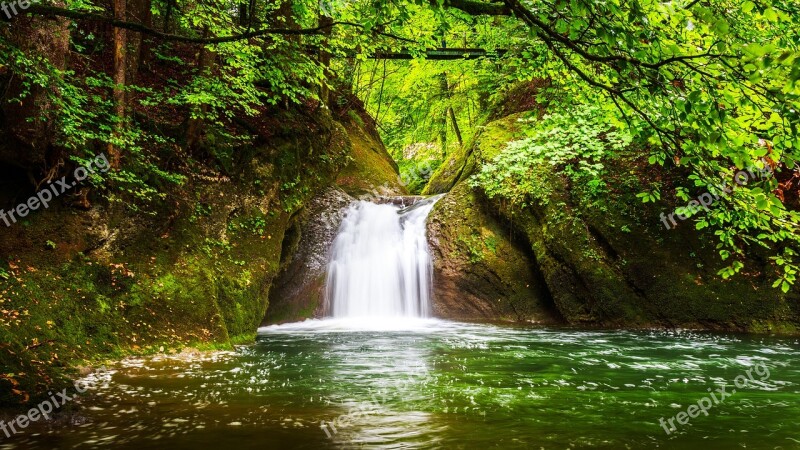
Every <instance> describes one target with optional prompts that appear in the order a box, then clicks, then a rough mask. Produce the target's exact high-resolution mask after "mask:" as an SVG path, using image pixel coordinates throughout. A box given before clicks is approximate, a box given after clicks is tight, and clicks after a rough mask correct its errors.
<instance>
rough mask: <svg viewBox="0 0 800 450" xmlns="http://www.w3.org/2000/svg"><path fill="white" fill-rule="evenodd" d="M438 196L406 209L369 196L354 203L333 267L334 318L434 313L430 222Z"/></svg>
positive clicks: (329, 300)
mask: <svg viewBox="0 0 800 450" xmlns="http://www.w3.org/2000/svg"><path fill="white" fill-rule="evenodd" d="M437 200H438V197H437V198H431V199H427V200H422V201H420V202H418V203H417V204H416V205H414V206H412V207H410V208H406V209H401V208H400V207H398V206H395V205H379V204H375V203H370V202H363V201H362V202H358V203H356V204H354V205H353V206H351V207H350V210H349V211H348V213H347V216H346V217H345V219H344V221H343V222H342V225H341V227H340V228H339V234H338V236H337V237H336V240H334V242H333V247H332V249H331V260H330V264H329V266H328V279H327V286H326V290H325V295H326V298H325V301H326V304H327V305H328V307H329V311H330V315H331V316H332V317H334V318H337V319H342V318H348V319H354V318H424V317H429V316H430V314H431V283H432V279H433V269H432V265H431V255H430V251H429V250H428V240H427V237H426V228H425V224H426V222H427V218H428V214H430V212H431V209H433V205H434V204H435V203H436V201H437Z"/></svg>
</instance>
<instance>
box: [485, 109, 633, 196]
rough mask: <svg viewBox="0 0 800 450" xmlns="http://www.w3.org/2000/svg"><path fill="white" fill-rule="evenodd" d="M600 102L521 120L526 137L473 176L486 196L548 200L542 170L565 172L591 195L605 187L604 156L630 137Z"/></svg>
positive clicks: (621, 149) (621, 145)
mask: <svg viewBox="0 0 800 450" xmlns="http://www.w3.org/2000/svg"><path fill="white" fill-rule="evenodd" d="M599 112H600V110H599V107H596V106H593V107H573V108H571V109H568V110H565V111H563V112H561V113H553V114H550V115H548V116H545V117H544V118H543V119H542V120H541V121H539V120H538V119H536V118H529V119H526V120H524V122H525V123H527V124H528V125H529V126H528V128H527V135H528V137H527V138H526V139H522V140H519V141H513V142H510V143H509V144H508V145H507V146H506V149H505V150H504V151H503V152H501V153H500V154H499V155H498V156H497V157H495V158H494V160H493V161H492V162H491V163H488V164H486V165H484V166H483V167H482V168H481V171H480V172H479V173H478V174H477V175H476V176H475V177H474V178H473V179H472V180H471V184H472V186H473V187H476V188H481V189H482V190H483V191H484V192H485V193H486V194H487V195H488V196H489V197H490V198H494V197H502V198H504V199H507V200H509V201H510V202H511V203H512V204H514V205H516V206H520V207H524V206H527V205H528V204H529V203H530V202H531V201H535V202H539V203H542V204H546V203H548V202H549V201H550V197H551V192H550V191H549V188H548V187H547V184H546V183H541V181H540V180H537V179H536V177H537V176H539V175H540V174H542V173H545V172H546V171H550V172H554V173H563V174H565V175H567V176H568V177H570V178H571V179H572V181H573V182H574V183H575V184H576V185H580V186H585V187H587V188H588V189H589V190H590V192H592V193H593V195H600V194H601V193H602V192H603V188H604V186H605V181H603V171H604V168H605V167H604V166H603V159H605V158H607V157H609V156H613V155H614V154H616V153H619V152H621V151H623V150H624V149H625V148H626V147H627V146H628V145H629V144H630V142H631V137H630V136H629V135H628V134H627V133H625V132H624V131H621V130H618V129H614V128H611V127H610V126H609V125H608V124H607V122H606V121H605V120H604V118H603V116H602V115H600V114H599Z"/></svg>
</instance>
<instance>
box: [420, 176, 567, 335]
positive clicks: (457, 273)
mask: <svg viewBox="0 0 800 450" xmlns="http://www.w3.org/2000/svg"><path fill="white" fill-rule="evenodd" d="M484 208H485V205H484V204H483V203H481V202H480V201H479V200H478V198H477V196H476V194H475V193H474V192H472V191H471V190H470V189H469V187H468V186H467V185H465V184H460V185H458V186H456V188H455V189H454V190H453V191H452V192H450V194H448V195H447V196H445V197H444V198H443V199H442V200H440V201H439V202H438V203H437V204H436V206H435V208H434V210H433V212H432V213H431V216H430V217H429V218H428V240H429V241H430V246H431V250H432V254H433V264H434V315H435V316H436V317H440V318H445V319H453V320H510V321H526V322H533V323H558V322H561V321H562V320H561V319H560V317H559V315H558V313H557V312H556V311H555V308H554V307H553V303H552V300H551V299H550V297H549V294H548V292H547V289H546V284H545V282H544V280H543V279H542V277H541V274H539V273H538V272H537V271H536V265H535V264H534V261H532V260H531V258H530V257H529V252H526V251H525V248H524V247H521V246H520V245H518V243H516V242H514V241H513V240H512V239H511V238H512V236H510V235H509V233H508V232H507V230H506V229H504V227H503V226H502V225H501V224H500V223H499V222H498V221H497V220H495V219H494V218H493V217H491V216H490V215H489V214H487V211H485V209H484Z"/></svg>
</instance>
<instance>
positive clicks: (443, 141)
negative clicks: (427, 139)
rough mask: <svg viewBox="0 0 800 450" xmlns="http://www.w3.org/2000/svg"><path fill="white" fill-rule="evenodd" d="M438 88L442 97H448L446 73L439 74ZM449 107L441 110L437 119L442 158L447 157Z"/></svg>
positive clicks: (448, 87)
mask: <svg viewBox="0 0 800 450" xmlns="http://www.w3.org/2000/svg"><path fill="white" fill-rule="evenodd" d="M439 88H440V94H441V95H442V97H443V98H448V97H449V91H450V86H449V84H448V83H447V73H446V72H444V73H442V74H441V75H439ZM449 109H450V107H449V106H448V107H447V108H445V109H444V111H442V115H441V117H440V119H439V144H440V145H441V146H442V158H446V157H447V116H448V112H449Z"/></svg>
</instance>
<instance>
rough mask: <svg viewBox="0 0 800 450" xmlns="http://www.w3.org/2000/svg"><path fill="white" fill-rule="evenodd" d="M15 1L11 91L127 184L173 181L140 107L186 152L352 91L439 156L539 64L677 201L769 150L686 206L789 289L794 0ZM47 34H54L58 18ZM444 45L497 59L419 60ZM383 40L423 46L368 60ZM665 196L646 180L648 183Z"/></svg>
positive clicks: (727, 249) (794, 242) (724, 254)
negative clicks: (738, 181)
mask: <svg viewBox="0 0 800 450" xmlns="http://www.w3.org/2000/svg"><path fill="white" fill-rule="evenodd" d="M24 15H25V17H24V18H23V17H20V18H16V19H14V20H12V22H11V24H10V25H7V26H6V27H7V29H6V30H5V31H3V33H2V36H1V37H0V49H2V50H1V51H0V65H2V66H3V69H4V71H7V73H13V74H14V76H16V77H19V79H20V80H21V84H20V85H19V89H17V90H16V91H13V92H10V93H7V94H6V100H7V101H8V102H15V101H16V102H19V101H20V100H21V99H23V98H25V97H26V96H31V95H34V94H35V92H36V90H37V89H43V90H46V91H47V92H46V93H45V94H42V95H45V96H46V97H47V98H48V99H49V102H50V105H51V107H50V108H47V110H46V111H45V110H42V111H41V114H42V115H41V119H43V120H48V121H53V123H55V124H57V127H56V128H57V131H56V134H57V136H58V139H57V143H58V146H59V147H61V148H63V149H65V151H67V152H69V153H70V155H71V156H72V157H74V158H78V159H80V158H82V157H86V156H88V155H87V154H86V149H87V148H89V147H91V143H92V142H95V143H96V142H105V143H109V145H110V147H109V148H110V149H111V150H113V151H114V152H115V153H117V154H119V155H123V156H121V157H122V158H123V159H124V161H125V163H124V164H122V165H118V167H117V168H118V169H119V170H117V171H114V172H111V175H109V176H111V177H112V178H113V179H114V180H115V183H116V185H117V186H127V189H129V190H130V191H131V192H133V193H134V194H135V195H136V196H137V197H140V198H148V197H152V196H155V197H157V196H158V184H159V183H164V182H167V183H180V177H179V176H176V175H174V174H172V173H170V171H169V170H168V169H166V168H165V167H164V165H163V164H160V163H159V160H160V159H159V158H160V157H157V156H156V155H155V154H153V153H152V152H151V151H150V150H148V149H150V148H152V147H153V146H157V147H160V148H162V149H164V148H170V147H171V146H172V145H173V144H174V142H171V141H170V138H168V137H166V136H164V135H160V134H159V133H157V132H154V131H153V130H152V129H150V128H148V127H147V126H146V122H147V121H146V120H144V118H145V117H147V115H148V114H149V115H151V117H169V116H172V115H175V114H176V111H177V112H178V113H179V114H177V115H178V116H180V117H186V118H187V120H188V121H189V123H190V125H189V131H188V134H189V136H187V143H188V145H189V147H190V148H191V147H193V146H195V144H196V143H197V142H198V141H200V140H201V137H200V136H201V135H202V134H203V133H201V131H200V130H202V129H206V128H208V127H216V128H217V129H218V130H220V131H221V132H222V134H224V135H225V136H227V137H229V138H230V139H232V140H234V141H238V142H241V141H246V140H248V139H252V138H253V136H252V134H253V133H240V134H237V133H233V132H232V131H231V127H232V126H236V125H237V124H238V125H239V126H242V123H243V121H244V122H245V123H246V120H243V118H245V119H246V118H247V117H252V116H257V115H259V114H262V113H263V107H264V105H286V104H289V103H298V104H302V103H308V102H312V103H314V102H316V103H319V104H320V105H325V104H326V103H328V95H327V93H328V92H330V90H331V89H351V90H353V91H354V92H356V93H357V94H358V95H359V96H360V97H361V98H363V99H364V100H365V103H367V106H368V109H369V110H370V112H371V113H372V114H373V115H374V116H375V117H376V119H377V121H378V123H379V124H380V126H381V127H382V128H383V130H382V131H383V132H384V137H386V138H387V142H388V144H389V145H390V147H392V149H393V151H394V152H395V153H397V152H399V151H402V149H403V148H404V147H406V146H408V145H411V144H414V143H417V142H438V144H439V146H440V152H441V153H445V154H446V153H447V151H448V146H449V145H464V142H463V141H464V140H465V136H468V135H469V134H471V133H472V131H474V130H473V129H474V127H475V126H478V125H479V123H480V120H479V118H480V116H481V115H482V114H484V113H485V112H486V108H487V105H488V104H489V102H490V101H491V98H492V96H493V95H495V94H496V93H498V92H503V91H504V90H507V89H509V88H510V87H511V86H513V85H514V84H515V83H517V82H520V81H529V80H533V79H544V80H547V81H548V88H547V89H545V90H543V91H544V93H543V94H542V95H546V96H547V98H548V101H549V102H550V103H551V105H564V107H565V108H567V107H569V105H591V106H592V109H591V114H592V115H593V117H594V118H593V120H592V123H598V122H599V123H606V124H608V125H609V127H610V128H613V129H618V130H624V132H625V133H626V135H629V136H630V139H631V142H632V144H631V145H636V146H637V148H638V149H640V151H642V152H647V153H648V155H649V160H650V163H651V164H654V165H661V166H665V167H669V168H671V169H674V170H677V171H680V172H681V173H683V174H685V183H683V185H682V186H679V187H678V188H677V191H676V192H677V195H678V196H679V197H680V198H681V199H682V200H688V199H689V198H691V197H692V196H693V195H691V194H692V193H694V192H702V191H708V192H711V193H712V194H718V193H719V192H720V187H719V186H720V185H725V184H727V183H729V182H730V181H731V180H733V179H734V176H735V174H736V173H737V172H738V171H739V170H742V169H746V168H748V167H752V166H756V167H759V168H763V166H764V164H767V165H770V166H771V169H773V170H775V172H776V176H775V177H771V178H767V179H764V180H760V181H754V182H751V183H749V184H747V185H746V186H741V187H739V188H737V189H736V190H735V192H734V193H733V195H731V196H730V197H728V198H726V199H725V201H723V202H719V203H717V204H715V205H713V206H712V207H711V208H710V210H709V211H704V210H702V211H692V212H689V213H687V215H690V216H694V217H693V218H694V219H695V223H696V227H697V228H698V229H704V228H712V229H714V230H715V233H716V235H717V236H718V237H719V240H720V246H719V252H720V256H721V258H722V259H723V260H726V261H728V263H729V265H728V267H726V268H725V269H724V270H723V271H721V272H720V273H721V274H722V275H723V276H725V277H728V276H732V275H734V274H736V273H737V272H739V271H740V270H741V269H742V267H743V265H742V263H741V259H742V258H744V256H745V254H746V252H747V249H748V248H749V247H750V246H761V247H766V248H768V249H770V251H771V253H772V255H773V256H772V258H773V261H774V263H775V265H776V267H777V268H778V269H779V272H780V273H779V274H778V276H777V277H776V284H775V286H776V287H781V288H782V289H783V290H785V291H786V290H788V289H789V288H790V286H791V285H792V284H793V283H794V282H795V281H796V274H797V271H798V264H800V263H798V261H797V258H798V255H797V252H798V247H800V230H798V225H799V224H800V213H798V199H797V198H795V197H794V196H793V195H794V194H792V193H790V192H788V190H787V189H786V188H785V186H786V184H785V183H787V181H789V180H794V179H795V177H797V176H798V175H797V166H796V164H797V158H798V156H800V150H799V149H800V137H798V125H800V114H798V110H799V109H800V84H799V83H798V80H800V52H799V51H798V45H799V44H800V23H798V20H800V19H798V18H800V5H798V4H797V2H796V1H794V0H753V1H743V2H742V1H738V0H737V1H733V0H705V1H703V0H676V1H670V2H662V1H654V0H610V1H605V2H594V1H590V0H504V1H502V2H482V1H477V0H424V1H423V0H393V1H388V2H387V1H372V0H325V1H323V2H321V3H320V2H318V1H307V0H285V1H277V2H272V1H270V2H267V1H264V0H249V1H247V2H245V1H241V2H229V1H220V0H113V1H98V0H66V1H64V2H60V3H51V4H48V3H42V4H38V5H33V6H31V7H30V8H29V9H28V10H26V11H25V12H24ZM40 17H43V18H46V19H47V20H51V19H53V18H56V21H55V23H58V24H61V26H62V27H63V29H62V31H68V35H69V37H68V41H69V42H68V45H69V46H70V48H71V49H72V51H74V52H75V53H77V54H78V55H80V61H77V62H76V61H72V62H70V63H69V64H67V63H63V62H58V61H56V60H54V59H53V58H52V55H48V54H47V52H46V51H42V49H37V48H34V47H35V46H31V45H29V43H27V42H26V36H25V35H24V31H25V30H26V29H30V27H31V25H30V22H31V18H34V20H38V19H36V18H40ZM26 27H27V28H26ZM51 27H52V25H51ZM109 29H113V30H115V31H114V40H115V45H116V47H117V49H116V51H115V57H116V59H115V61H114V62H113V63H108V62H105V61H102V60H101V59H102V55H103V54H104V53H103V47H104V46H106V45H107V41H106V40H103V39H101V38H99V37H98V36H99V35H101V34H103V33H108V30H109ZM50 33H51V36H53V37H52V39H54V40H57V39H58V37H57V36H58V33H59V30H55V29H53V28H51V30H50ZM142 46H144V47H145V48H146V50H147V55H146V56H142V59H143V60H144V61H137V64H144V65H152V64H161V65H164V66H170V69H169V70H170V71H171V72H170V73H171V74H170V75H169V76H164V71H161V72H158V73H157V75H156V71H153V70H151V71H149V72H148V71H145V72H144V74H142V72H141V71H139V76H138V77H137V76H135V74H133V73H132V72H131V71H130V70H127V73H126V68H128V69H129V68H130V64H131V62H130V59H131V58H132V57H133V55H134V54H136V55H142V52H141V48H142ZM436 48H474V49H483V50H485V51H486V52H487V55H488V56H492V57H491V58H485V59H479V60H466V59H465V60H464V61H454V62H447V63H445V62H441V63H438V62H436V63H435V62H430V61H428V62H426V61H424V57H425V55H426V54H427V53H426V52H427V51H428V50H430V49H436ZM498 51H500V52H498ZM389 52H406V53H408V54H410V55H412V56H414V57H417V58H418V59H417V60H414V61H410V62H406V63H402V64H400V63H396V62H386V61H384V60H380V59H377V60H375V59H371V58H374V57H376V56H379V55H380V54H386V53H389ZM387 83H388V86H389V87H390V88H389V89H387ZM109 93H111V94H112V95H109ZM329 106H330V105H329ZM555 107H556V106H551V109H552V108H555ZM570 108H571V107H570ZM137 114H138V115H137ZM568 116H569V115H568ZM576 117H582V118H585V114H583V113H581V114H578V115H577V116H576ZM581 120H583V119H581ZM561 126H564V125H563V124H562V125H561ZM245 128H247V127H246V126H245ZM409 130H410V131H409ZM250 131H252V130H250ZM412 133H415V134H412ZM567 145H569V144H567ZM614 147H615V146H610V149H609V150H608V151H613V148H614ZM82 152H83V153H82ZM157 154H162V153H157ZM523 155H525V153H523ZM442 156H443V155H436V156H435V159H441V157H442ZM162 158H163V157H162ZM96 182H97V183H98V185H101V184H102V183H103V181H102V180H99V179H98V180H96ZM666 193H667V190H666V186H662V185H660V183H659V182H658V181H657V180H654V181H653V183H652V186H651V188H650V189H649V190H648V191H647V192H642V193H641V196H640V197H641V198H642V199H643V201H657V200H659V199H661V198H662V196H663V195H666Z"/></svg>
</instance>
